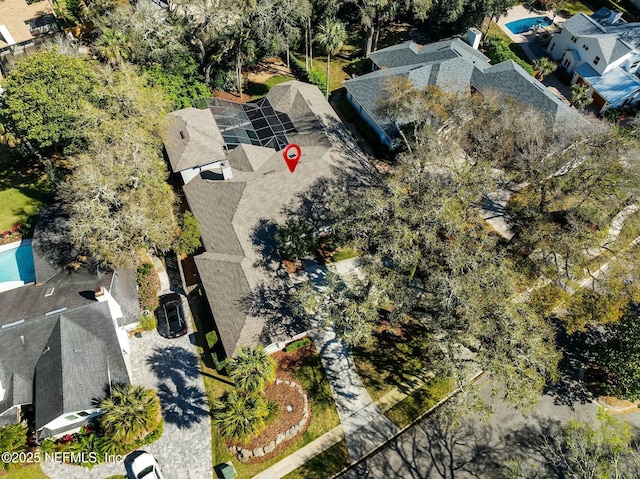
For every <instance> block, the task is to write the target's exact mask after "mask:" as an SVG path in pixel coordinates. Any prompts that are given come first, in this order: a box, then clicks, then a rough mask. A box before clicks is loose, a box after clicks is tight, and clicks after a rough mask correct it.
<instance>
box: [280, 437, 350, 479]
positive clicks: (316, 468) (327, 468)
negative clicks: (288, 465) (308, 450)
mask: <svg viewBox="0 0 640 479" xmlns="http://www.w3.org/2000/svg"><path fill="white" fill-rule="evenodd" d="M348 464H349V451H348V450H347V442H346V441H345V440H344V439H343V440H342V441H340V442H338V443H336V444H334V445H333V446H331V447H330V448H329V449H327V450H326V451H324V452H323V453H321V454H318V455H317V456H316V457H314V458H313V459H311V460H310V461H309V462H307V463H305V464H304V465H303V466H300V467H299V468H298V469H296V470H295V471H293V472H290V473H289V474H287V475H286V476H284V479H325V478H327V477H331V476H333V475H334V474H336V473H338V472H340V471H341V470H342V469H343V468H345V467H346V466H347V465H348Z"/></svg>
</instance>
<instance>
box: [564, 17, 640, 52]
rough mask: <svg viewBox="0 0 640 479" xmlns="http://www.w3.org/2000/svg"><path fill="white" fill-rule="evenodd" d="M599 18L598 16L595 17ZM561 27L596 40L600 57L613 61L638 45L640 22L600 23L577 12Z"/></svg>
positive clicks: (576, 34) (639, 40)
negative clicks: (600, 53)
mask: <svg viewBox="0 0 640 479" xmlns="http://www.w3.org/2000/svg"><path fill="white" fill-rule="evenodd" d="M597 18H599V17H597ZM562 28H563V29H565V30H566V31H567V32H569V33H570V34H571V35H574V36H576V37H586V38H593V39H595V40H596V41H597V42H598V46H599V47H600V51H601V52H602V58H603V60H605V61H606V62H607V63H611V62H614V61H616V60H618V59H619V58H622V57H623V56H624V55H626V54H627V53H629V52H630V51H632V49H633V48H632V47H634V48H637V47H638V45H640V24H639V23H620V24H617V25H601V24H600V23H598V22H597V21H596V20H595V19H594V18H592V17H589V16H588V15H587V14H585V13H583V12H579V13H577V14H575V15H574V16H572V17H571V18H569V19H568V20H567V21H566V22H564V23H563V25H562Z"/></svg>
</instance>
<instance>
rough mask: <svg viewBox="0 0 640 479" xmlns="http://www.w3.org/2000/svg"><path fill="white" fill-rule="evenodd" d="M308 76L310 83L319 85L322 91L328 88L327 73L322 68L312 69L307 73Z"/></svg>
mask: <svg viewBox="0 0 640 479" xmlns="http://www.w3.org/2000/svg"><path fill="white" fill-rule="evenodd" d="M307 78H308V79H309V83H311V84H313V85H315V86H317V87H318V88H319V89H320V91H325V90H326V89H327V75H326V74H325V73H324V72H323V71H321V70H316V69H313V70H310V71H309V73H307Z"/></svg>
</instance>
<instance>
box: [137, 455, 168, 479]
mask: <svg viewBox="0 0 640 479" xmlns="http://www.w3.org/2000/svg"><path fill="white" fill-rule="evenodd" d="M131 472H132V473H133V479H164V476H163V475H162V473H161V472H160V469H159V467H158V462H157V461H156V459H155V458H154V457H153V456H152V455H151V454H149V453H148V452H143V453H142V454H140V455H139V456H138V457H136V458H135V459H134V460H133V462H132V463H131Z"/></svg>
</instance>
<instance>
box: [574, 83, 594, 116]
mask: <svg viewBox="0 0 640 479" xmlns="http://www.w3.org/2000/svg"><path fill="white" fill-rule="evenodd" d="M589 90H591V88H590V87H589V85H579V84H578V83H576V84H575V85H572V86H571V104H572V105H573V106H575V107H576V108H577V109H579V110H582V109H583V108H584V107H586V106H587V105H588V104H589V103H591V101H592V97H591V93H590V91H589Z"/></svg>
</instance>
